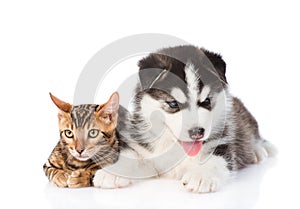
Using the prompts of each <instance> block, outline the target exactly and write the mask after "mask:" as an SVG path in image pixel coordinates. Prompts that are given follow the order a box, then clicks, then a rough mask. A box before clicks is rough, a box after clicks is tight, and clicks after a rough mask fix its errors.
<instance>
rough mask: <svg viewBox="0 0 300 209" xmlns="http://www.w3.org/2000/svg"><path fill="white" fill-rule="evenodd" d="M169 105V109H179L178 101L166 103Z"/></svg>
mask: <svg viewBox="0 0 300 209" xmlns="http://www.w3.org/2000/svg"><path fill="white" fill-rule="evenodd" d="M166 103H167V104H168V105H169V107H171V108H174V109H175V108H179V104H178V102H177V101H175V100H173V101H170V102H166Z"/></svg>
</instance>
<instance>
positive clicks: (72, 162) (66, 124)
mask: <svg viewBox="0 0 300 209" xmlns="http://www.w3.org/2000/svg"><path fill="white" fill-rule="evenodd" d="M50 97H51V99H52V101H53V102H54V104H55V105H56V106H57V107H58V108H59V113H58V121H59V131H60V140H59V142H58V144H57V145H56V147H55V148H54V150H53V151H52V153H51V155H50V157H49V159H48V161H47V162H46V163H45V164H44V166H43V168H44V172H45V174H46V176H47V177H48V178H49V181H50V182H51V183H53V184H54V185H56V186H58V187H87V186H92V179H93V177H94V174H95V172H96V170H98V169H101V168H102V167H104V166H106V165H108V164H112V163H114V162H115V161H116V160H117V159H118V154H119V153H118V152H119V147H118V139H117V138H116V131H115V130H116V124H117V118H118V109H119V95H118V93H117V92H115V93H113V94H112V95H111V97H110V99H109V100H108V102H106V103H105V104H103V105H95V104H86V105H78V106H72V105H71V104H69V103H66V102H63V101H61V100H60V99H58V98H56V97H55V96H53V95H52V94H51V93H50Z"/></svg>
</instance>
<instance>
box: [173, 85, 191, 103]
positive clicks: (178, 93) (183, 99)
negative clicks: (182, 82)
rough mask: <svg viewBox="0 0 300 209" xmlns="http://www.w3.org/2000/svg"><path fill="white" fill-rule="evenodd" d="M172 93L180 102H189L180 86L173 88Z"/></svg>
mask: <svg viewBox="0 0 300 209" xmlns="http://www.w3.org/2000/svg"><path fill="white" fill-rule="evenodd" d="M171 95H172V96H173V97H174V99H176V100H177V101H178V102H180V103H186V102H187V98H186V96H185V94H184V93H183V91H182V90H181V89H180V88H176V87H175V88H173V89H172V91H171Z"/></svg>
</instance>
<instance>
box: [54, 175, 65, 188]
mask: <svg viewBox="0 0 300 209" xmlns="http://www.w3.org/2000/svg"><path fill="white" fill-rule="evenodd" d="M67 179H68V175H67V174H64V173H58V174H56V175H55V176H54V177H53V179H52V181H51V183H52V184H54V185H55V186H57V187H67V186H68V184H67Z"/></svg>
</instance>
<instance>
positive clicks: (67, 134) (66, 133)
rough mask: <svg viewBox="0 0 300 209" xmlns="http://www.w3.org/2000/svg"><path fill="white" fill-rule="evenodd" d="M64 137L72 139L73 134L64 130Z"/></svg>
mask: <svg viewBox="0 0 300 209" xmlns="http://www.w3.org/2000/svg"><path fill="white" fill-rule="evenodd" d="M64 132H65V136H66V137H68V138H73V137H74V134H73V132H72V131H71V130H65V131H64Z"/></svg>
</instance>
